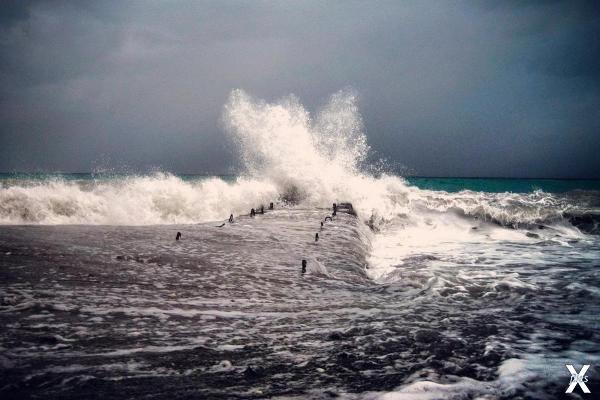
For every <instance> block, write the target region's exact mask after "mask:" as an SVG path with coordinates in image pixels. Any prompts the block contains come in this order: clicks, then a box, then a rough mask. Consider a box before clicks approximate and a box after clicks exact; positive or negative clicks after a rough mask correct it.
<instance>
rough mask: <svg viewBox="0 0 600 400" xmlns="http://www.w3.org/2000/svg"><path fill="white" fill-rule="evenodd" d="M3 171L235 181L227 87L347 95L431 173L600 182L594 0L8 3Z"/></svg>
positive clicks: (395, 152) (307, 101)
mask: <svg viewBox="0 0 600 400" xmlns="http://www.w3.org/2000/svg"><path fill="white" fill-rule="evenodd" d="M0 10H1V13H0V171H71V172H75V171H91V170H92V169H94V168H97V167H118V168H123V167H127V168H130V169H131V170H134V171H138V172H141V171H146V170H148V169H150V168H154V167H159V168H162V169H164V170H168V171H172V172H178V173H227V172H231V171H232V168H233V167H232V166H235V163H236V161H235V157H234V156H233V155H232V152H231V151H229V150H228V136H227V135H226V134H225V133H224V132H223V130H222V129H221V127H220V123H219V118H220V115H221V113H222V110H223V105H224V103H225V102H226V100H227V97H228V95H229V93H230V92H231V90H232V89H235V88H241V89H244V90H246V91H247V92H248V93H250V94H251V95H253V96H256V97H260V98H264V99H266V100H275V99H278V98H280V97H282V96H285V95H288V94H290V93H294V94H296V95H297V96H298V97H299V98H300V101H301V102H302V103H303V104H304V105H305V106H306V107H307V108H308V109H309V110H311V111H314V110H315V109H316V108H317V107H318V106H319V105H320V104H323V103H324V102H325V101H326V100H327V98H328V96H329V95H331V94H332V93H333V92H336V91H338V90H340V89H342V88H347V87H351V88H353V89H354V90H355V91H356V93H358V95H359V99H360V100H359V106H360V109H361V113H362V115H363V118H364V124H365V129H366V132H367V135H368V140H369V143H370V145H371V147H372V148H373V150H374V156H375V157H385V158H388V159H390V160H393V161H395V162H397V163H399V164H401V165H403V166H405V167H406V168H408V169H409V171H411V172H413V173H414V174H418V175H426V176H521V177H569V178H575V177H596V178H600V39H599V38H600V2H597V1H596V2H594V1H590V2H579V1H573V0H570V1H529V2H527V1H504V2H500V1H498V2H497V1H489V2H485V1H479V2H478V1H467V2H455V1H399V0H398V1H359V2H349V1H318V2H311V1H293V2H292V1H281V2H260V1H243V2H240V1H189V2H187V1H140V2H132V1H127V2H125V1H114V2H113V1H89V2H86V1H70V2H60V1H46V2H44V1H39V2H38V1H6V0H4V1H2V2H1V3H0Z"/></svg>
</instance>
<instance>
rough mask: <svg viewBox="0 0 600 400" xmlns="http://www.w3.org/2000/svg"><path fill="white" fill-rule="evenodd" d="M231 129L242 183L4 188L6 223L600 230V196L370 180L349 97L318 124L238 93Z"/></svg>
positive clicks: (228, 120) (143, 181)
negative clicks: (253, 218)
mask: <svg viewBox="0 0 600 400" xmlns="http://www.w3.org/2000/svg"><path fill="white" fill-rule="evenodd" d="M223 122H224V125H225V127H226V131H227V132H228V134H229V136H230V138H231V140H232V142H234V143H235V144H236V148H237V150H238V152H239V155H240V160H241V165H242V166H243V171H241V173H240V176H239V177H238V178H236V179H235V180H232V181H226V180H223V179H221V178H217V177H213V178H203V179H196V180H184V179H182V178H181V177H178V176H175V175H172V174H169V173H163V172H161V173H155V174H152V175H147V176H121V177H115V178H113V179H100V180H81V181H70V180H65V179H58V178H52V179H46V180H41V181H40V180H26V179H25V180H12V181H6V180H5V181H3V182H2V183H0V185H1V186H0V223H2V224H116V225H151V224H176V223H177V224H180V223H200V222H207V221H216V220H223V219H226V218H227V217H228V216H229V214H230V213H234V214H246V213H248V211H249V209H250V208H252V207H257V206H260V205H261V204H263V205H266V204H268V203H269V202H271V201H274V202H277V203H279V204H280V205H298V204H299V205H302V206H306V207H329V206H331V203H333V202H339V201H350V202H352V203H353V204H354V207H355V209H356V211H357V212H358V215H359V217H360V218H361V219H362V220H363V221H364V222H366V223H367V224H368V225H369V226H370V227H371V228H372V229H373V230H375V231H379V230H385V229H386V227H388V226H389V225H390V224H392V225H394V224H397V223H398V221H400V223H402V224H418V223H420V222H423V221H425V222H426V221H427V219H428V218H430V217H431V213H437V214H453V215H456V216H458V217H461V218H463V219H466V220H473V219H475V220H480V221H486V222H490V223H493V224H496V225H500V226H504V227H511V228H531V227H532V226H536V225H540V224H543V225H546V224H553V225H556V224H558V225H564V224H569V223H572V224H575V225H577V226H579V227H580V228H581V229H582V230H584V231H586V232H590V233H597V231H598V210H599V204H598V196H597V194H595V195H593V196H589V195H587V196H586V194H585V193H583V194H581V193H579V194H578V193H571V194H567V195H556V194H550V193H544V192H541V191H538V192H534V193H530V194H514V193H484V192H471V191H463V192H459V193H447V192H442V191H431V190H420V189H417V188H415V187H412V186H409V185H408V184H407V183H406V181H405V180H403V179H402V178H401V177H398V176H394V175H391V174H378V175H377V176H374V175H373V174H370V173H368V172H365V171H367V170H368V168H366V167H368V166H367V165H366V160H367V156H368V155H369V146H368V144H367V140H366V135H365V133H364V129H363V122H362V118H361V116H360V113H359V112H358V105H357V96H356V94H355V93H354V92H352V91H350V90H344V91H340V92H338V93H335V94H334V95H332V96H331V98H330V99H329V101H328V102H327V104H325V106H324V107H322V108H321V109H320V110H319V111H318V112H316V113H315V114H314V115H311V114H310V113H309V112H308V111H307V110H306V109H305V108H304V107H303V106H302V104H300V102H299V101H298V99H297V98H295V97H293V96H290V97H287V98H284V99H282V100H280V101H276V102H273V103H268V102H265V101H261V100H257V99H254V98H252V97H251V96H249V95H248V94H246V93H245V92H243V91H241V90H234V91H233V92H232V93H231V95H230V97H229V100H228V102H227V104H226V105H225V107H224V112H223ZM419 221H420V222H419ZM467 224H468V222H467ZM465 226H466V225H465Z"/></svg>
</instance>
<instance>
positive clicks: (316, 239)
mask: <svg viewBox="0 0 600 400" xmlns="http://www.w3.org/2000/svg"><path fill="white" fill-rule="evenodd" d="M318 241H319V234H318V233H315V242H318Z"/></svg>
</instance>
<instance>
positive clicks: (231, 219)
mask: <svg viewBox="0 0 600 400" xmlns="http://www.w3.org/2000/svg"><path fill="white" fill-rule="evenodd" d="M229 222H233V214H231V215H230V216H229Z"/></svg>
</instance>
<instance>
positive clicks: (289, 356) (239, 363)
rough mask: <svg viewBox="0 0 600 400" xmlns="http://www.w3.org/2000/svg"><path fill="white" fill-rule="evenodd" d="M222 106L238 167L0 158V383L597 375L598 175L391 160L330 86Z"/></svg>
mask: <svg viewBox="0 0 600 400" xmlns="http://www.w3.org/2000/svg"><path fill="white" fill-rule="evenodd" d="M223 123H224V124H223V125H224V130H225V131H226V132H227V134H228V135H230V139H231V141H232V143H234V144H235V149H236V150H237V151H238V153H239V162H240V165H241V166H242V169H241V171H240V172H239V173H238V174H236V175H235V176H226V177H219V176H200V175H176V174H172V173H168V172H164V171H163V172H161V171H157V172H154V173H150V174H134V173H112V172H110V171H98V172H95V173H90V174H60V173H54V174H43V173H38V174H19V173H7V174H3V175H1V176H0V224H1V226H0V397H1V398H2V399H13V398H15V399H16V398H44V399H53V398H60V399H74V398H85V399H105V398H117V399H125V398H146V399H159V398H178V399H179V398H207V399H213V398H214V399H235V398H277V399H296V398H298V399H300V398H314V399H328V398H342V399H488V400H489V399H553V398H563V397H565V398H573V399H576V398H591V397H585V396H590V395H589V394H587V395H586V394H584V393H583V392H582V390H581V387H580V386H577V387H576V388H575V390H574V391H573V392H572V393H571V394H565V391H566V390H567V387H568V386H569V382H570V378H571V373H570V372H569V370H568V369H567V368H566V367H565V366H566V365H573V367H574V368H575V370H577V371H580V370H581V368H582V366H583V365H590V367H589V369H588V370H587V372H586V376H587V378H586V380H587V383H586V385H587V386H586V387H587V388H588V389H589V390H590V391H591V393H592V394H591V395H592V396H593V395H594V392H595V393H597V392H598V391H599V390H600V384H599V382H600V374H599V372H600V370H599V369H598V365H599V362H600V332H599V330H598V322H599V317H598V315H600V275H599V274H598V269H597V268H600V235H599V234H600V227H599V222H600V182H599V181H565V180H563V181H561V180H533V179H450V178H403V177H401V176H398V175H397V174H394V173H390V172H386V170H385V168H379V167H377V168H375V167H374V166H373V165H369V162H368V159H369V157H368V155H369V146H368V144H367V140H366V136H365V135H364V133H363V131H364V129H363V126H362V121H361V118H360V115H359V113H358V111H357V108H356V102H355V101H354V99H353V98H352V96H351V95H350V94H347V93H338V94H336V95H334V96H332V98H331V99H330V101H329V103H327V104H326V105H324V106H323V107H322V108H321V109H320V111H318V112H317V113H315V114H314V115H311V114H309V113H308V112H307V111H306V110H305V108H304V107H303V106H302V105H301V104H300V103H299V102H298V101H297V100H296V99H294V98H288V99H285V100H283V101H280V102H277V103H265V102H261V101H256V100H254V99H252V98H250V97H249V96H247V95H246V94H245V93H244V92H241V91H235V92H233V93H232V95H231V98H230V99H229V101H228V103H227V104H226V106H225V109H224V112H223ZM270 203H273V209H270V207H269V205H270ZM333 203H336V204H339V205H340V206H339V207H338V210H337V212H335V213H334V212H333V209H332V206H333ZM344 203H350V204H351V206H350V205H345V204H344ZM253 208H254V210H255V211H256V212H257V213H256V215H255V216H251V215H250V210H251V209H253ZM261 208H262V210H264V212H261V211H262V210H261ZM334 214H335V215H334ZM230 215H233V221H232V222H230V221H229V216H230ZM178 232H180V233H181V237H180V238H179V240H176V235H177V233H178ZM317 234H318V238H317V236H316V235H317ZM302 260H306V271H305V272H303V271H302Z"/></svg>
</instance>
